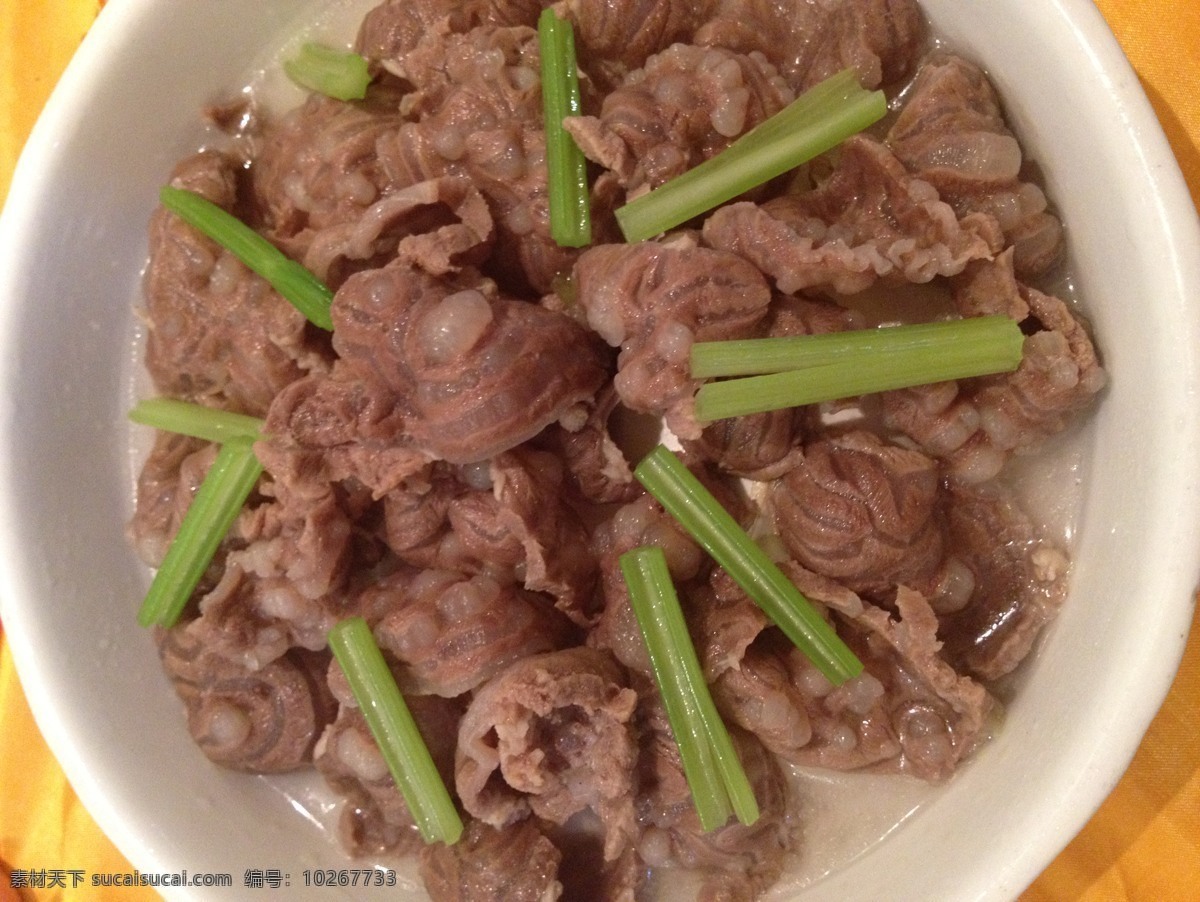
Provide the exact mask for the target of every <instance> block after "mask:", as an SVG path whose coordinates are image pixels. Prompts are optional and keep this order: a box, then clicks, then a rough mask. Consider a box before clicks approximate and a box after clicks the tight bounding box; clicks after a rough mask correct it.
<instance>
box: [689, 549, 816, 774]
mask: <svg viewBox="0 0 1200 902" xmlns="http://www.w3.org/2000/svg"><path fill="white" fill-rule="evenodd" d="M688 603H689V610H691V611H693V612H694V614H693V616H694V626H693V630H692V631H693V634H694V636H695V643H696V647H697V651H698V652H699V654H700V656H701V663H702V665H703V667H704V674H705V678H706V679H707V680H708V681H709V683H710V684H711V688H712V694H713V699H714V701H715V702H716V704H717V707H718V708H719V709H720V711H721V713H722V715H723V716H725V717H726V718H728V720H729V722H730V723H734V724H737V725H738V726H739V727H741V728H742V729H744V730H746V731H747V732H749V733H752V734H754V735H755V736H756V737H758V740H759V741H760V742H762V744H763V745H765V746H766V747H767V749H768V750H770V751H771V752H773V753H775V754H777V755H781V756H783V757H784V758H787V757H788V755H789V754H791V753H794V752H795V751H797V750H798V749H801V748H803V747H804V746H805V745H807V744H808V742H809V740H811V738H812V726H811V725H810V723H809V720H808V713H807V704H808V702H807V699H806V697H805V696H804V694H803V692H802V691H801V687H800V686H799V685H797V684H796V683H795V682H794V680H793V677H792V672H791V669H790V667H789V663H788V662H789V660H790V657H791V655H792V654H793V653H794V652H795V649H794V648H793V647H792V645H791V643H790V642H788V640H787V639H786V638H785V637H784V636H783V634H782V633H780V632H779V631H778V630H776V629H774V628H772V625H771V623H770V621H769V620H768V619H767V616H766V615H765V614H764V613H763V612H762V609H761V608H759V607H758V605H756V604H755V603H754V602H753V601H751V600H750V598H749V597H748V596H747V595H746V593H745V592H743V591H742V590H741V589H740V588H739V587H738V586H737V585H736V584H735V583H734V582H733V580H732V579H731V578H730V577H729V576H728V574H726V573H725V572H724V571H722V570H714V571H713V573H712V575H711V576H710V578H709V582H708V585H706V586H704V587H701V588H698V589H696V590H694V591H691V592H689V593H688Z"/></svg>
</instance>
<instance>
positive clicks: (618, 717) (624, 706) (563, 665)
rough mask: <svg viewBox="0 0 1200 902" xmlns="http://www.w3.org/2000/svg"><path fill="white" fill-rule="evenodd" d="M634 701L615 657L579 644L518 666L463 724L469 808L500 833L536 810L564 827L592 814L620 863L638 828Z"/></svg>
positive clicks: (484, 694)
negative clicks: (575, 818) (583, 814)
mask: <svg viewBox="0 0 1200 902" xmlns="http://www.w3.org/2000/svg"><path fill="white" fill-rule="evenodd" d="M636 704H637V694H636V693H635V692H634V691H633V690H632V689H630V688H628V685H627V681H626V676H625V673H624V671H623V670H622V668H621V666H620V665H619V664H617V662H616V661H615V660H614V659H613V657H612V655H610V654H609V653H608V652H604V651H600V650H598V649H594V648H586V647H578V648H571V649H567V650H564V651H557V652H550V653H549V654H544V655H535V656H533V657H529V658H526V659H525V660H523V661H519V662H517V663H516V664H513V665H512V666H510V667H509V668H508V669H507V670H505V671H503V672H501V673H500V674H499V675H498V676H496V677H494V678H493V679H492V680H491V681H490V682H488V683H487V684H485V685H484V686H483V688H482V689H480V690H479V691H478V692H477V693H476V695H475V697H474V699H472V701H471V704H470V706H469V707H468V708H467V713H466V715H465V716H464V718H463V722H462V728H461V729H460V731H459V736H458V754H457V759H456V774H455V785H456V786H457V788H458V794H459V797H460V798H461V799H462V803H463V806H464V807H465V808H466V810H467V811H468V812H469V813H470V814H472V815H473V816H475V817H476V818H478V819H479V820H481V821H484V822H485V823H488V824H491V825H492V826H494V827H503V826H506V825H508V824H512V823H515V822H516V821H519V820H521V819H523V818H525V817H527V816H528V815H529V814H530V812H532V813H533V814H535V815H537V816H538V817H541V818H544V819H545V820H548V821H551V822H553V823H556V824H562V823H565V822H566V821H567V820H568V819H569V818H570V817H572V816H573V815H575V814H577V813H579V812H581V811H585V810H589V809H590V810H591V811H593V812H594V813H595V814H596V815H598V816H599V818H600V820H601V822H602V823H603V824H604V828H605V839H604V857H605V859H606V860H610V861H611V860H614V859H615V858H617V856H618V855H619V854H620V852H621V851H622V849H624V848H625V847H626V846H627V845H628V844H629V843H630V841H631V840H632V838H633V836H634V834H635V832H636V824H635V817H634V792H635V789H636V787H635V785H634V779H635V778H634V769H635V764H636V761H637V744H636V735H635V731H634V726H633V712H634V708H635V706H636Z"/></svg>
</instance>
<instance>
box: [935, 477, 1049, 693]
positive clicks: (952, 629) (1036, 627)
mask: <svg viewBox="0 0 1200 902" xmlns="http://www.w3.org/2000/svg"><path fill="white" fill-rule="evenodd" d="M946 509H947V525H948V529H947V535H948V542H949V543H950V547H951V549H952V550H953V551H954V552H955V553H956V554H957V556H958V558H959V559H960V560H961V561H962V562H963V564H964V565H965V566H966V567H967V568H968V569H969V570H970V573H971V577H972V580H971V581H972V583H973V585H974V590H973V592H972V593H971V596H970V599H969V600H968V601H967V603H966V604H965V605H964V606H962V607H960V608H959V609H958V610H956V611H954V612H952V613H949V614H948V615H943V616H942V617H941V618H940V619H941V626H940V628H939V635H940V636H941V637H942V638H943V639H944V641H945V643H946V648H945V657H946V659H947V660H949V661H950V662H951V663H953V664H954V665H955V666H956V667H958V668H959V669H961V670H964V671H965V672H968V673H972V674H974V675H976V676H977V677H978V678H979V679H982V680H996V679H998V678H999V677H1002V676H1004V675H1005V674H1008V673H1011V672H1012V671H1013V670H1014V669H1015V668H1016V666H1017V665H1018V664H1020V663H1021V661H1022V660H1024V659H1025V657H1026V656H1027V655H1028V654H1029V653H1030V651H1031V650H1032V648H1033V644H1034V642H1035V641H1036V639H1037V637H1038V636H1039V635H1040V634H1041V632H1042V630H1043V629H1044V628H1045V626H1046V625H1047V624H1048V623H1049V622H1050V621H1051V620H1053V618H1054V616H1055V614H1056V613H1057V612H1058V609H1059V607H1060V606H1061V604H1062V602H1063V599H1064V598H1065V596H1066V585H1067V576H1068V573H1069V570H1070V559H1069V557H1068V556H1067V554H1066V552H1065V551H1064V550H1063V549H1062V548H1061V547H1060V546H1059V545H1058V544H1057V543H1055V542H1053V541H1050V540H1049V539H1047V538H1044V537H1042V536H1041V535H1039V534H1038V531H1037V530H1035V528H1034V526H1033V524H1032V523H1031V521H1030V520H1029V517H1028V516H1027V515H1026V514H1025V513H1024V511H1022V510H1021V508H1020V506H1019V505H1018V504H1017V501H1016V499H1015V498H1014V497H1013V496H1012V494H1011V493H1010V492H1008V491H1006V490H1004V489H1002V488H1001V487H1000V486H997V485H988V486H980V487H974V488H967V487H962V486H958V487H955V488H954V489H953V491H952V492H951V494H950V496H949V499H948V501H947V502H946Z"/></svg>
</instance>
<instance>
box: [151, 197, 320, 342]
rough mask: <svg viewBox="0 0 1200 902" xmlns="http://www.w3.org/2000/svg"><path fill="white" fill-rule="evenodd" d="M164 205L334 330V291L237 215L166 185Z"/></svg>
mask: <svg viewBox="0 0 1200 902" xmlns="http://www.w3.org/2000/svg"><path fill="white" fill-rule="evenodd" d="M159 200H160V201H161V203H162V205H163V206H164V207H166V208H167V209H168V210H170V211H171V212H172V213H174V214H175V215H176V216H178V217H179V218H180V219H182V220H183V221H184V222H186V223H187V224H188V225H190V226H192V227H193V228H195V229H198V230H199V231H201V232H203V233H204V234H205V235H207V236H208V237H209V238H211V239H212V240H213V241H215V242H217V244H219V245H221V246H222V247H223V248H225V249H226V250H228V251H230V252H231V253H232V254H234V256H236V257H237V258H238V259H239V260H241V261H242V262H243V263H245V264H246V266H248V267H249V268H250V269H251V270H253V271H254V272H256V273H258V275H260V276H262V277H263V278H264V279H266V280H267V281H268V282H270V283H271V287H272V288H274V289H275V290H276V291H278V292H279V293H280V294H281V295H282V296H283V297H284V298H285V299H286V300H288V301H290V302H291V303H292V305H293V306H295V308H296V309H297V310H299V311H300V312H301V313H303V314H304V315H305V316H306V317H308V319H309V321H310V322H311V323H312V324H313V325H315V326H319V327H320V328H322V329H327V330H328V329H332V328H333V319H332V318H331V317H330V314H329V306H330V304H331V303H332V301H333V292H332V291H330V290H329V288H328V287H327V286H326V285H325V284H324V283H323V282H321V280H320V279H318V278H317V277H316V276H314V275H313V274H312V273H311V272H309V271H308V270H307V269H305V268H304V267H303V266H301V265H300V264H299V263H297V262H296V261H295V260H291V259H289V258H288V257H287V256H285V255H284V253H283V251H281V250H280V249H279V248H277V247H276V246H275V245H273V244H272V243H271V242H269V241H268V240H267V239H266V238H264V237H263V236H262V235H260V234H258V232H256V231H254V229H252V228H250V227H249V226H248V225H246V224H245V223H244V222H241V221H240V220H239V219H238V218H237V217H236V216H233V215H231V214H230V213H227V212H226V211H225V210H222V209H221V208H220V207H218V206H217V205H216V204H214V203H213V202H212V201H210V200H208V199H207V198H205V197H201V196H200V195H199V194H197V193H196V192H194V191H188V190H186V189H184V188H174V187H172V186H170V185H165V186H164V187H163V188H162V189H161V190H160V191H159Z"/></svg>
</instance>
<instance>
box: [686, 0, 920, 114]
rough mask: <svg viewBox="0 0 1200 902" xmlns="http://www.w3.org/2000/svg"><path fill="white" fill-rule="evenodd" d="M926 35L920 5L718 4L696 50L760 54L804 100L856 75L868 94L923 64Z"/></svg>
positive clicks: (772, 0) (888, 0) (796, 0)
mask: <svg viewBox="0 0 1200 902" xmlns="http://www.w3.org/2000/svg"><path fill="white" fill-rule="evenodd" d="M925 39H926V30H925V23H924V19H923V17H922V15H921V11H920V8H919V6H918V5H917V3H916V0H822V2H820V3H813V2H810V0H783V2H779V0H718V2H717V3H716V4H715V9H714V11H713V13H712V15H711V18H709V19H708V20H707V21H706V22H705V23H704V24H703V25H702V26H701V27H700V28H698V29H697V30H696V37H695V41H696V43H697V44H706V45H713V46H721V47H730V48H732V49H735V50H740V51H742V52H743V53H749V52H750V51H752V50H758V51H760V52H761V53H763V54H765V55H766V56H767V58H768V59H770V60H771V61H772V62H773V63H775V64H776V65H777V66H778V67H779V69H780V71H781V72H782V73H783V74H784V77H785V78H787V80H788V83H789V84H790V85H791V86H792V87H793V88H794V89H795V90H796V91H797V93H799V92H800V91H803V90H805V89H806V88H810V87H812V86H813V85H815V84H816V83H817V82H819V81H821V80H822V79H825V78H828V77H829V76H830V75H834V74H835V73H837V72H839V71H841V70H842V69H846V68H853V69H854V70H855V72H856V73H857V75H858V78H859V81H860V82H861V83H862V84H863V85H864V86H865V87H868V88H877V87H879V86H880V85H884V84H891V83H893V82H895V81H897V80H899V79H900V78H902V77H903V76H905V75H906V74H907V73H908V72H909V71H911V70H912V68H913V67H914V66H915V64H916V60H917V58H918V56H919V55H920V53H921V50H922V49H923V47H924V44H925Z"/></svg>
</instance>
